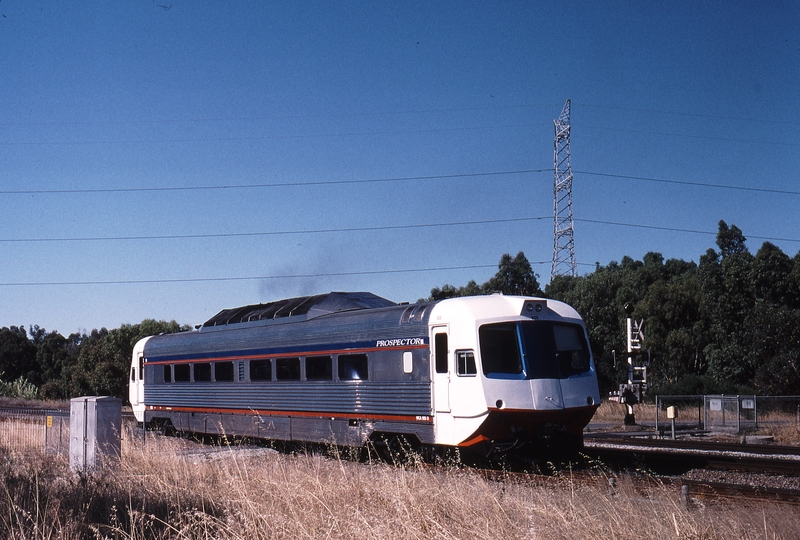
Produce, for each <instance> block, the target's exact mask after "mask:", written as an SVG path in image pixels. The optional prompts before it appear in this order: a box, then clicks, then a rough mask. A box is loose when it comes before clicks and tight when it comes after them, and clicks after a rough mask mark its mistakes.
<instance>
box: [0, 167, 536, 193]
mask: <svg viewBox="0 0 800 540" xmlns="http://www.w3.org/2000/svg"><path fill="white" fill-rule="evenodd" d="M541 172H545V169H519V170H513V171H489V172H479V173H463V174H438V175H425V176H399V177H394V178H365V179H356V180H319V181H314V182H275V183H270V184H218V185H215V186H175V187H163V186H162V187H134V188H74V189H5V190H0V195H64V194H88V193H138V192H159V191H161V192H163V191H209V190H225V189H230V190H234V189H262V188H276V187H307V186H335V185H343V184H377V183H384V182H411V181H418V180H449V179H453V178H478V177H482V176H504V175H511V174H527V173H541ZM547 172H550V170H549V169H547Z"/></svg>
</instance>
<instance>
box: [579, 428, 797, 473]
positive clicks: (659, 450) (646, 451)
mask: <svg viewBox="0 0 800 540" xmlns="http://www.w3.org/2000/svg"><path fill="white" fill-rule="evenodd" d="M585 451H586V453H587V455H589V456H592V457H595V458H597V459H599V460H601V461H603V462H604V463H610V464H617V465H620V466H622V467H623V468H624V466H625V463H626V461H627V462H629V463H635V462H641V463H645V464H647V465H650V466H652V467H653V468H654V470H660V469H666V470H668V471H672V472H677V471H680V469H686V470H689V469H697V468H706V469H714V470H728V471H742V472H753V473H767V474H782V475H787V476H800V447H794V446H773V445H761V444H750V445H745V444H736V443H726V442H710V441H693V440H691V441H686V440H677V441H674V440H667V439H642V438H621V437H591V438H587V440H586V448H585Z"/></svg>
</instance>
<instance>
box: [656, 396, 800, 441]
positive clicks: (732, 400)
mask: <svg viewBox="0 0 800 540" xmlns="http://www.w3.org/2000/svg"><path fill="white" fill-rule="evenodd" d="M669 407H673V410H672V412H673V414H674V418H675V421H676V425H677V426H678V428H679V429H681V430H686V429H699V430H703V431H711V432H721V433H731V434H742V433H750V432H755V431H767V432H774V433H781V432H783V433H784V434H786V433H788V434H789V437H790V438H791V435H792V434H795V435H796V434H797V433H798V432H800V396H754V395H722V394H720V395H694V396H656V430H657V431H658V432H663V431H664V430H666V429H669V428H670V426H671V423H672V420H671V419H668V418H667V410H668V408H669ZM784 438H785V437H784Z"/></svg>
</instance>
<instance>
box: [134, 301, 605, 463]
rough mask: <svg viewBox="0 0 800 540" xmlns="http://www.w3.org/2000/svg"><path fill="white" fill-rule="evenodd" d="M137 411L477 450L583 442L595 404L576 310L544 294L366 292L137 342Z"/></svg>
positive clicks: (249, 310) (167, 418) (169, 421)
mask: <svg viewBox="0 0 800 540" xmlns="http://www.w3.org/2000/svg"><path fill="white" fill-rule="evenodd" d="M129 397H130V402H131V405H132V407H133V411H134V414H135V416H136V418H137V420H138V421H139V422H145V423H147V424H148V425H152V424H155V425H161V426H165V427H169V428H171V429H174V430H177V431H180V432H188V433H197V434H226V435H234V436H242V437H254V438H262V439H272V440H280V441H304V442H311V443H333V444H337V445H344V446H363V445H367V444H369V443H370V442H377V441H385V440H389V439H392V438H397V437H401V436H402V437H404V438H405V440H407V441H410V442H412V444H419V445H424V446H427V447H461V448H465V449H473V450H476V451H479V452H481V453H484V454H488V453H491V452H493V451H502V450H509V449H512V448H521V447H524V446H528V447H529V448H530V449H531V450H532V451H536V450H537V449H538V448H540V447H542V446H544V445H549V444H551V443H563V442H568V443H569V444H571V445H572V446H573V447H574V446H579V445H580V444H581V443H582V440H583V439H582V433H583V428H584V427H585V426H586V424H587V423H588V422H589V420H590V419H591V417H592V415H593V414H594V411H595V410H596V409H597V407H598V405H599V403H600V395H599V389H598V384H597V376H596V372H595V366H594V361H593V359H592V355H591V350H590V348H589V346H588V338H587V335H586V330H585V328H584V325H583V321H582V319H581V317H580V316H579V315H578V313H577V312H576V311H575V310H574V309H573V308H571V307H570V306H568V305H566V304H564V303H562V302H558V301H554V300H550V299H544V298H532V297H521V296H504V295H501V294H494V295H489V296H475V297H463V298H450V299H445V300H439V301H432V302H422V303H417V304H411V305H409V304H396V303H394V302H391V301H389V300H386V299H384V298H381V297H378V296H376V295H374V294H371V293H343V292H332V293H329V294H323V295H316V296H306V297H300V298H291V299H286V300H280V301H276V302H270V303H266V304H257V305H249V306H244V307H240V308H234V309H225V310H222V311H221V312H220V313H218V314H217V315H215V316H214V317H212V318H211V319H209V320H208V321H206V322H205V323H204V324H203V325H202V326H200V327H198V328H197V329H195V330H192V331H188V332H183V333H178V334H168V335H158V336H151V337H147V338H144V339H142V340H141V341H139V342H138V343H137V344H136V346H135V347H134V350H133V358H132V365H131V373H130V396H129Z"/></svg>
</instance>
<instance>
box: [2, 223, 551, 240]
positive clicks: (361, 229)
mask: <svg viewBox="0 0 800 540" xmlns="http://www.w3.org/2000/svg"><path fill="white" fill-rule="evenodd" d="M542 219H550V217H549V216H540V217H523V218H507V219H484V220H476V221H452V222H447V223H418V224H413V225H382V226H375V227H342V228H338V229H333V228H331V229H300V230H294V231H288V230H287V231H257V232H242V233H208V234H162V235H152V236H146V235H139V236H88V237H73V238H66V237H64V238H0V243H33V242H99V241H119V240H188V239H197V238H235V237H247V236H284V235H294V234H325V233H349V232H369V231H391V230H400V229H425V228H433V227H459V226H464V225H490V224H495V223H514V222H519V221H537V220H542Z"/></svg>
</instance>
